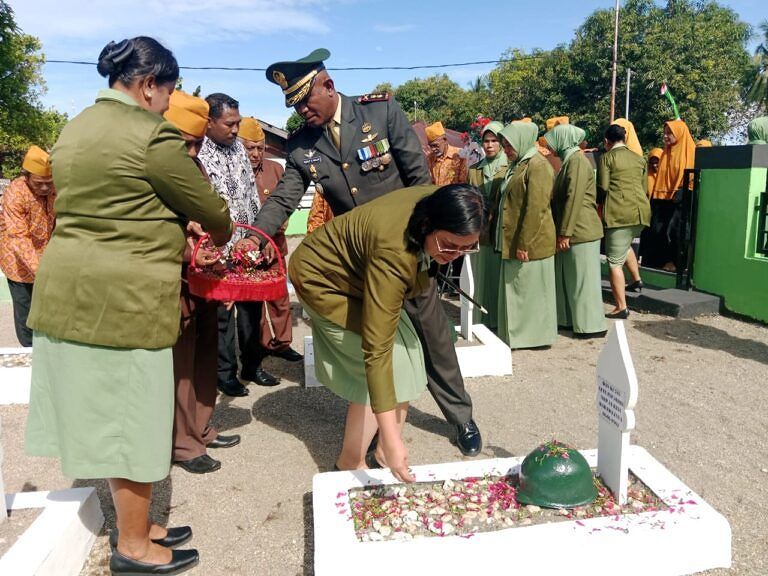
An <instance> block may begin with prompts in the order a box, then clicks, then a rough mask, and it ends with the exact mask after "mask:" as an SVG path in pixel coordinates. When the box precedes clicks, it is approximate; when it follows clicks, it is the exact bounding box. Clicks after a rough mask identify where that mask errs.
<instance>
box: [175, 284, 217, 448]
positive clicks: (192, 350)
mask: <svg viewBox="0 0 768 576" xmlns="http://www.w3.org/2000/svg"><path fill="white" fill-rule="evenodd" d="M217 308H218V306H217V305H216V303H215V302H210V301H207V300H204V299H202V298H197V297H195V296H192V295H191V294H190V293H189V289H188V288H187V284H186V282H185V283H183V284H182V286H181V333H180V334H179V339H178V340H177V341H176V344H175V345H174V347H173V377H174V380H175V381H176V408H175V411H174V417H173V460H191V459H192V458H197V457H198V456H202V455H203V454H205V452H206V451H205V446H206V445H207V444H208V443H209V442H210V441H211V440H213V439H214V438H216V435H217V432H216V429H215V428H213V427H211V425H210V422H209V421H210V418H211V415H212V414H213V409H214V407H215V406H216V394H217V392H216V353H215V352H214V350H215V349H216V348H215V347H216V339H217V320H218V319H217Z"/></svg>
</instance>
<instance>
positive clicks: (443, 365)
mask: <svg viewBox="0 0 768 576" xmlns="http://www.w3.org/2000/svg"><path fill="white" fill-rule="evenodd" d="M403 308H404V310H405V312H406V314H408V317H409V318H410V319H411V322H413V326H414V328H416V333H417V334H418V335H419V340H421V346H422V348H423V349H424V360H425V362H426V365H427V388H428V389H429V392H430V394H432V397H433V398H434V399H435V402H437V405H438V407H439V408H440V410H441V411H442V413H443V416H445V419H446V420H448V422H450V423H451V424H455V425H459V424H464V423H466V422H467V421H469V420H471V419H472V399H471V398H470V397H469V394H468V393H467V390H466V388H464V380H463V379H462V377H461V370H460V369H459V359H458V358H457V356H456V348H455V347H454V344H453V334H452V332H453V326H451V325H450V324H449V322H448V317H447V316H446V314H445V310H443V305H442V303H441V302H440V298H439V296H438V294H437V282H435V279H434V278H432V279H431V281H430V286H429V290H427V291H426V292H424V293H422V294H419V295H418V296H417V297H416V298H413V299H411V300H406V301H405V305H404V306H403Z"/></svg>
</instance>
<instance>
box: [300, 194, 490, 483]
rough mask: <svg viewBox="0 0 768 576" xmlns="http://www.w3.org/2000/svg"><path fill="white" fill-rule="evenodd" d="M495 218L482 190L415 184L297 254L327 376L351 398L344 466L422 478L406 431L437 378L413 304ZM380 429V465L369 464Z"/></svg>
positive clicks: (335, 224)
mask: <svg viewBox="0 0 768 576" xmlns="http://www.w3.org/2000/svg"><path fill="white" fill-rule="evenodd" d="M486 219H487V218H486V211H485V205H484V202H483V197H482V196H481V194H480V193H479V192H478V191H477V189H476V188H474V187H473V186H469V185H466V184H451V185H448V186H443V187H441V188H439V187H437V186H416V187H412V188H405V189H402V190H397V191H395V192H390V193H389V194H387V195H385V196H382V197H381V198H378V199H376V200H374V201H372V202H368V203H367V204H365V205H363V206H359V207H357V208H355V209H354V210H352V211H351V212H348V213H347V214H343V215H342V216H339V217H336V218H334V219H333V220H331V221H330V222H328V223H327V224H326V225H325V226H323V227H321V228H319V229H318V230H316V231H315V232H313V233H312V234H311V235H309V236H307V237H306V238H305V239H304V241H303V242H302V243H301V244H300V245H299V247H298V248H297V249H296V251H295V252H294V253H293V255H292V256H291V261H290V265H289V270H288V273H289V275H290V278H291V282H292V283H293V285H294V287H295V288H296V292H297V294H298V296H299V299H300V300H301V302H302V304H303V306H304V308H305V310H306V311H307V314H308V315H309V316H310V318H311V319H312V337H313V344H314V353H315V371H316V375H317V379H318V380H319V381H320V382H322V383H323V384H324V385H325V386H327V387H328V388H329V389H330V390H332V391H333V392H334V393H335V394H337V395H338V396H341V397H342V398H344V399H345V400H348V401H349V408H348V410H347V421H346V427H345V431H344V440H343V445H342V449H341V454H339V457H338V459H337V460H336V468H337V469H339V470H356V469H363V468H368V467H373V466H377V465H384V466H387V467H389V468H390V469H391V470H392V473H393V474H394V476H395V477H396V478H398V479H399V480H401V481H403V482H412V481H413V480H414V478H413V476H411V474H410V472H409V470H408V450H407V448H406V447H405V444H404V443H403V440H402V429H403V425H404V424H405V417H406V412H407V410H408V403H409V402H410V401H411V400H413V399H414V398H416V397H418V396H419V394H421V392H422V391H423V390H424V388H425V387H426V384H427V376H426V371H425V367H424V356H423V353H422V349H421V345H420V343H419V338H418V335H417V329H418V327H414V325H413V324H412V323H411V321H410V319H409V318H408V316H407V315H406V314H405V312H404V311H403V310H402V308H403V304H404V303H405V301H406V300H407V299H409V298H413V297H415V296H416V295H418V294H420V293H421V292H424V291H425V290H426V289H427V287H428V286H429V284H430V282H433V281H434V280H433V279H432V278H431V277H430V274H429V272H430V270H431V269H435V268H436V266H437V265H441V264H448V263H449V262H451V261H453V260H455V259H456V258H458V257H459V256H460V255H462V254H466V253H468V252H477V251H478V241H479V238H480V233H481V231H482V229H483V227H484V226H485V223H486ZM433 263H434V264H435V266H431V265H432V264H433ZM377 430H378V431H379V441H378V444H377V448H376V452H375V454H374V455H375V459H376V462H372V461H370V460H369V463H368V464H367V463H366V449H367V448H368V445H369V444H370V442H371V439H372V438H373V435H374V434H375V433H376V431H377Z"/></svg>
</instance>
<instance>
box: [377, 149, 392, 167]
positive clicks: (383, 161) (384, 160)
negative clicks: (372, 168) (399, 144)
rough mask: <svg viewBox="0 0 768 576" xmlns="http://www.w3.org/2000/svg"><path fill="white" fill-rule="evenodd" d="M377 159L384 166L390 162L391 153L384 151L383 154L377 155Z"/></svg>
mask: <svg viewBox="0 0 768 576" xmlns="http://www.w3.org/2000/svg"><path fill="white" fill-rule="evenodd" d="M379 161H380V162H381V164H382V166H386V165H387V164H389V163H390V162H392V154H390V153H389V152H386V153H385V154H382V155H381V156H379Z"/></svg>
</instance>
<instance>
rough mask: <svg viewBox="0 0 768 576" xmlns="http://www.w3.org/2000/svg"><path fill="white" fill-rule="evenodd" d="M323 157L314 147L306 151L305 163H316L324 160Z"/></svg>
mask: <svg viewBox="0 0 768 576" xmlns="http://www.w3.org/2000/svg"><path fill="white" fill-rule="evenodd" d="M322 160H323V157H322V156H320V155H319V154H318V153H317V152H315V150H314V149H310V150H308V151H307V152H305V153H304V164H316V163H317V162H322Z"/></svg>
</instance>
